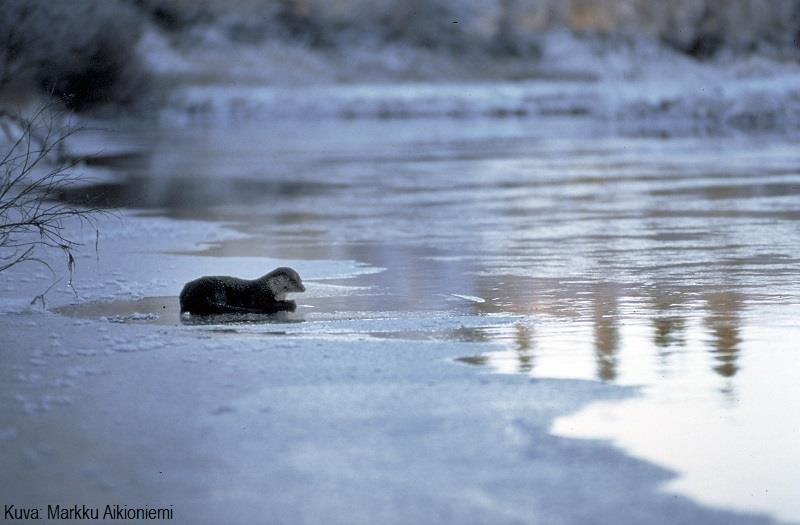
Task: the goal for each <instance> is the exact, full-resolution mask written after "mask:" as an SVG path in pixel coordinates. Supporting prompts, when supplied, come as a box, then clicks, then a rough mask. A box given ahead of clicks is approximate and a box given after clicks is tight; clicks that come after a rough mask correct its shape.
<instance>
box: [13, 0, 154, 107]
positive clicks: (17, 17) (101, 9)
mask: <svg viewBox="0 0 800 525" xmlns="http://www.w3.org/2000/svg"><path fill="white" fill-rule="evenodd" d="M143 21H144V17H142V16H141V14H140V13H139V12H138V11H137V10H135V9H134V8H133V7H131V6H130V5H129V4H127V3H124V2H121V1H117V0H71V1H69V2H66V1H52V0H3V2H2V5H1V6H0V42H2V43H3V45H1V46H0V87H6V88H8V87H9V86H15V87H17V88H18V89H29V88H30V87H36V88H38V89H41V90H44V91H45V92H47V93H50V94H52V95H54V96H56V97H58V98H60V99H61V100H63V102H64V103H65V104H66V106H67V107H69V108H73V109H84V108H88V107H90V106H93V105H96V104H100V103H105V102H114V103H120V102H129V101H131V100H133V99H134V98H135V97H136V95H137V92H138V90H140V89H141V88H142V83H143V72H142V69H141V67H140V66H139V61H138V60H137V54H136V49H135V48H136V44H137V42H138V40H139V37H140V34H141V31H142V23H143Z"/></svg>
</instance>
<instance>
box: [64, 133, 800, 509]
mask: <svg viewBox="0 0 800 525" xmlns="http://www.w3.org/2000/svg"><path fill="white" fill-rule="evenodd" d="M113 140H115V141H118V142H119V145H120V147H121V148H122V150H121V151H125V148H129V151H130V153H127V152H126V153H125V154H124V155H111V154H109V155H108V156H106V157H103V156H102V155H101V156H98V157H96V158H95V162H96V163H97V164H101V165H105V166H108V167H110V168H111V169H112V171H113V173H114V174H115V178H114V179H111V180H110V181H109V182H105V183H101V184H98V185H97V186H95V187H93V188H91V189H90V190H88V192H87V190H84V189H81V190H80V191H79V192H78V193H76V194H75V195H66V196H65V197H66V198H79V197H82V196H84V195H85V194H86V193H89V194H91V195H93V196H94V198H95V199H96V202H100V203H108V204H114V205H123V206H127V207H132V208H135V209H137V210H139V212H140V213H142V214H147V215H158V216H164V217H167V218H171V219H175V220H182V219H203V220H209V221H215V222H223V223H226V224H229V225H231V227H233V228H234V229H236V230H238V231H240V232H241V233H244V234H246V235H247V237H246V238H243V239H238V240H230V241H225V242H220V243H214V244H209V245H208V246H207V248H206V249H204V250H202V251H201V252H200V253H202V254H204V255H208V256H215V257H228V256H230V257H233V256H236V257H241V256H254V257H259V256H261V257H275V258H286V259H315V260H336V259H347V260H356V261H359V262H362V263H364V264H365V265H369V266H371V267H374V268H376V271H374V272H372V273H367V274H365V275H362V276H360V277H358V278H356V279H347V280H342V281H341V282H340V281H336V280H332V281H328V282H329V283H332V284H337V283H339V284H343V285H347V286H349V287H351V289H352V291H351V292H350V293H347V294H344V295H336V294H332V295H328V296H319V297H309V298H300V299H298V303H299V304H300V308H299V309H298V311H299V312H305V314H304V315H305V318H306V319H307V320H312V321H313V320H317V321H320V320H330V319H348V318H364V317H370V316H372V317H379V318H384V319H388V318H403V319H411V321H410V322H408V323H405V324H404V325H403V326H404V328H403V329H398V330H396V331H381V330H376V331H372V332H369V331H364V330H363V329H359V328H355V329H353V331H354V332H356V333H359V335H367V336H369V337H375V338H392V339H398V338H400V339H408V340H418V339H446V340H464V341H481V342H488V343H494V344H493V345H492V346H490V347H489V348H492V349H493V350H492V351H489V352H486V353H482V354H478V355H474V354H470V353H467V352H465V355H464V356H463V358H461V359H459V360H457V362H455V363H453V366H474V367H475V369H476V373H503V374H527V375H530V376H532V377H534V378H538V377H558V378H581V379H595V380H598V381H604V382H612V383H620V384H626V385H640V386H641V387H642V396H640V397H637V398H635V399H632V400H628V401H623V402H607V403H598V404H595V405H590V406H589V407H588V408H586V409H585V410H583V411H582V412H580V413H578V414H575V415H572V416H569V417H566V418H562V419H560V420H558V421H557V422H556V424H555V426H554V428H553V431H554V432H555V433H557V434H560V435H567V436H572V437H585V438H600V439H612V440H614V441H615V442H616V443H617V444H618V445H619V446H621V447H622V448H624V449H625V450H627V451H629V452H630V453H633V454H634V455H637V456H640V457H644V458H646V459H648V460H651V461H654V462H656V463H658V464H661V465H665V466H667V467H669V468H671V469H674V470H675V471H677V472H678V473H679V477H678V478H677V479H676V480H675V481H674V482H672V483H671V484H670V486H669V487H667V488H668V489H669V490H674V491H677V492H680V493H683V494H687V495H690V496H692V497H694V498H698V499H699V500H700V501H703V502H708V503H713V504H719V505H723V506H726V507H733V508H740V509H751V510H760V511H767V512H770V513H773V514H774V515H777V516H778V517H781V518H784V519H787V520H794V521H797V520H800V503H798V500H797V498H796V495H797V493H798V490H799V489H800V447H799V446H798V445H797V441H798V437H799V435H800V410H798V409H799V408H800V401H799V400H800V387H799V386H798V385H800V382H798V380H797V374H796V373H795V372H794V366H793V365H795V363H796V362H797V344H796V342H795V341H797V340H798V339H800V322H798V321H797V319H798V318H800V281H799V280H798V279H797V275H798V273H799V272H800V151H799V150H798V149H797V145H796V143H795V142H792V141H790V140H788V139H785V138H781V137H776V136H772V135H757V136H752V135H750V136H739V135H715V136H696V135H691V136H677V137H669V136H661V135H659V136H646V135H625V134H621V133H618V132H616V131H614V130H610V129H607V128H605V127H603V126H602V125H599V124H596V123H594V124H593V123H576V121H574V120H569V119H566V120H560V119H557V118H555V119H549V120H546V121H540V120H537V119H532V118H521V119H519V118H495V119H491V118H465V119H432V120H425V119H389V120H379V119H371V120H327V121H322V122H316V123H313V124H309V123H301V122H299V121H297V120H287V121H279V122H277V123H264V122H260V123H249V124H245V125H242V126H238V127H237V126H223V127H219V126H207V125H197V126H192V125H187V126H182V127H180V128H169V127H161V128H159V129H157V130H156V131H153V130H152V129H149V128H148V129H146V130H144V129H139V128H136V127H133V128H132V129H129V130H127V131H123V132H119V133H116V134H115V135H114V138H113ZM151 302H152V304H151V305H150V306H151V307H152V308H158V307H159V306H158V305H159V304H161V303H162V302H163V303H164V304H167V303H169V299H168V298H167V299H164V300H163V301H160V300H158V299H156V300H151ZM173 302H174V301H173ZM169 304H172V303H169ZM143 305H145V306H143ZM126 308H127V309H130V310H137V311H142V310H143V309H147V306H146V301H145V302H144V303H142V302H139V303H133V304H131V305H128V306H125V305H124V304H123V307H121V308H118V309H119V311H120V312H124V311H126ZM170 308H172V309H173V310H174V305H172V306H170ZM103 310H104V311H108V307H107V306H104V307H103ZM87 312H88V313H89V314H91V312H92V311H91V308H89V309H88V310H85V311H84V313H87ZM78 313H80V312H78ZM433 315H439V316H441V315H445V316H453V317H455V316H466V318H472V317H481V318H483V322H482V323H481V324H480V326H478V327H475V326H470V327H466V326H465V327H464V328H461V329H452V328H448V329H446V330H438V329H436V328H431V327H429V326H428V325H425V323H424V322H422V321H424V320H425V319H426V318H428V317H430V316H433ZM164 319H168V320H170V321H174V322H177V319H178V316H177V313H176V312H174V311H173V313H172V317H166V318H164ZM414 320H417V321H419V322H417V323H415V322H414ZM325 326H330V325H325ZM344 330H345V331H346V329H344Z"/></svg>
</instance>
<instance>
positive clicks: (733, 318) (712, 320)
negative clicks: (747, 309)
mask: <svg viewBox="0 0 800 525" xmlns="http://www.w3.org/2000/svg"><path fill="white" fill-rule="evenodd" d="M706 302H707V304H708V314H707V316H706V320H705V322H706V327H707V329H708V334H709V337H710V341H709V343H710V347H711V353H712V354H713V355H714V361H715V363H716V366H714V371H715V372H717V373H718V374H719V375H721V376H723V377H733V376H735V375H736V372H737V371H738V370H739V367H738V366H737V364H736V362H737V360H738V355H739V344H740V343H741V342H742V338H741V335H740V333H739V332H740V330H741V328H740V325H741V323H742V320H741V318H740V316H739V312H741V310H742V307H743V300H742V296H741V295H740V294H737V293H734V292H720V293H715V294H710V295H709V296H708V297H706Z"/></svg>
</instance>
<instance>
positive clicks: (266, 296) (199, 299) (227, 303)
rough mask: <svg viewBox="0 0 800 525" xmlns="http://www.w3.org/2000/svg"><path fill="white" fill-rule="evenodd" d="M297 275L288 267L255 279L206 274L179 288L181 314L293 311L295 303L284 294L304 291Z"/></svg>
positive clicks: (304, 288)
mask: <svg viewBox="0 0 800 525" xmlns="http://www.w3.org/2000/svg"><path fill="white" fill-rule="evenodd" d="M305 291H306V287H305V286H303V281H301V280H300V276H299V275H298V274H297V272H296V271H294V270H293V269H291V268H286V267H282V268H276V269H274V270H272V271H271V272H269V273H268V274H266V275H264V276H263V277H259V278H258V279H253V280H248V279H238V278H236V277H228V276H211V277H209V276H206V277H200V278H199V279H195V280H194V281H190V282H188V283H186V286H184V287H183V290H181V296H180V301H181V313H184V312H188V313H190V314H200V315H204V314H229V313H251V314H252V313H257V314H272V313H275V312H280V311H290V312H293V311H294V310H295V308H297V305H296V304H295V302H294V301H287V300H286V294H287V293H291V292H305Z"/></svg>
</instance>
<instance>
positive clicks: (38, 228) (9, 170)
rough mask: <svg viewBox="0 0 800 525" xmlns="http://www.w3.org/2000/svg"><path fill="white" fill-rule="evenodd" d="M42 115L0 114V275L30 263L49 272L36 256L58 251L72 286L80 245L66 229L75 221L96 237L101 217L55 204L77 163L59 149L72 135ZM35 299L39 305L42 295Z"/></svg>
mask: <svg viewBox="0 0 800 525" xmlns="http://www.w3.org/2000/svg"><path fill="white" fill-rule="evenodd" d="M48 111H49V108H44V109H41V110H40V111H39V112H38V113H36V114H35V115H33V116H32V117H30V118H23V117H21V116H18V115H14V114H11V113H8V112H6V111H0V128H2V131H3V135H4V138H5V139H6V140H7V142H6V143H5V147H4V148H3V150H2V152H1V153H0V271H4V270H7V269H9V268H11V267H13V266H16V265H18V264H22V263H25V262H36V263H39V264H42V265H44V266H46V267H47V268H49V269H50V271H51V272H53V269H52V268H51V267H50V265H49V264H48V263H47V261H45V260H44V259H42V258H41V251H43V250H58V251H61V252H63V254H64V256H65V258H66V262H67V268H68V270H69V273H70V282H69V285H70V286H72V271H73V269H74V266H75V258H74V256H73V252H74V250H75V249H76V248H77V247H78V246H80V243H79V242H77V241H75V240H74V239H72V238H70V236H69V234H68V233H67V226H68V225H69V223H70V222H72V221H79V222H83V223H88V224H89V225H91V226H92V227H95V231H96V232H97V229H96V223H95V218H96V214H97V213H99V212H100V213H101V212H102V211H101V210H98V209H92V208H78V207H75V206H72V205H69V204H64V203H61V202H58V201H57V200H55V199H56V197H57V195H58V194H59V193H60V192H61V191H63V190H64V189H65V188H67V187H69V186H72V185H74V184H76V183H77V182H78V177H77V176H76V175H74V174H73V172H72V171H71V169H72V168H74V167H75V165H76V163H77V162H78V159H74V158H69V157H68V156H67V155H65V154H64V148H63V146H64V142H65V140H67V138H68V137H70V136H71V135H72V134H73V133H75V132H76V130H75V129H69V128H68V129H66V130H64V128H62V127H61V126H60V125H59V123H58V121H57V120H56V118H55V117H54V116H52V115H51V114H48V113H47V112H48ZM45 293H46V292H45ZM37 299H39V300H41V301H42V303H43V302H44V294H42V295H41V296H37Z"/></svg>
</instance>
